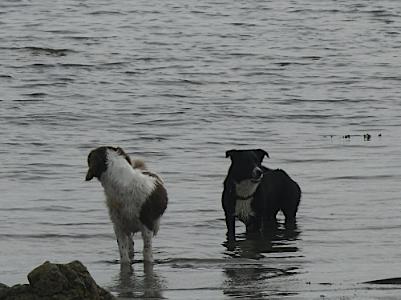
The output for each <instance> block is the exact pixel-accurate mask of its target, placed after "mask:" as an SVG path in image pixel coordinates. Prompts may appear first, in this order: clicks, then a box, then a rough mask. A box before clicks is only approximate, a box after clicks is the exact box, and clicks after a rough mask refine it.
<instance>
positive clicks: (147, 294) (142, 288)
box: [113, 263, 164, 299]
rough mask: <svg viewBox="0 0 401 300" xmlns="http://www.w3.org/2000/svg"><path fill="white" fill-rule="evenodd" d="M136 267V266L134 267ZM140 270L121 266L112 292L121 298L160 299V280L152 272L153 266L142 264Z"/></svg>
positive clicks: (161, 296) (161, 285) (161, 286)
mask: <svg viewBox="0 0 401 300" xmlns="http://www.w3.org/2000/svg"><path fill="white" fill-rule="evenodd" d="M135 267H137V266H135ZM141 271H142V270H134V267H132V266H131V265H126V266H121V267H120V272H119V274H118V275H117V278H116V279H115V280H114V282H115V284H114V287H113V292H115V293H117V295H118V297H121V298H141V299H142V298H152V299H162V298H163V295H162V288H163V287H164V285H163V284H162V280H161V279H160V276H159V275H158V274H157V273H156V272H155V271H154V268H153V264H151V263H144V264H143V273H141Z"/></svg>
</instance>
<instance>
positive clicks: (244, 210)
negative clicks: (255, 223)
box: [235, 197, 255, 223]
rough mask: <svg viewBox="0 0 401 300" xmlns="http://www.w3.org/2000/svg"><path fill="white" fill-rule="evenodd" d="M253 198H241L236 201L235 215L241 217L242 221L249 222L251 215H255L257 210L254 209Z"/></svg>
mask: <svg viewBox="0 0 401 300" xmlns="http://www.w3.org/2000/svg"><path fill="white" fill-rule="evenodd" d="M252 200H253V197H252V198H249V199H247V200H239V199H237V201H236V202H235V215H236V216H237V217H238V219H240V220H241V221H242V222H245V223H246V222H247V221H248V219H249V217H250V216H254V215H255V212H254V211H253V210H252V206H251V202H252Z"/></svg>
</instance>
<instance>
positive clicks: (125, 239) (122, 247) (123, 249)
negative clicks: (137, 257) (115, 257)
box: [114, 226, 131, 264]
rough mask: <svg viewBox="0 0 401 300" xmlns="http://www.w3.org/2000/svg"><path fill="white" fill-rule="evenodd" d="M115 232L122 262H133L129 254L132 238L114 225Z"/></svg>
mask: <svg viewBox="0 0 401 300" xmlns="http://www.w3.org/2000/svg"><path fill="white" fill-rule="evenodd" d="M114 232H115V234H116V238H117V244H118V250H119V252H120V262H121V263H122V264H129V263H130V262H131V260H130V255H129V252H130V243H131V238H130V236H129V235H127V234H126V233H125V232H124V231H123V230H121V229H120V228H119V227H118V226H114Z"/></svg>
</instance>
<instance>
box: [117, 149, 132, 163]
mask: <svg viewBox="0 0 401 300" xmlns="http://www.w3.org/2000/svg"><path fill="white" fill-rule="evenodd" d="M115 149H116V152H117V153H118V155H121V156H124V158H125V159H126V161H127V162H128V163H129V164H132V161H131V157H129V155H128V154H127V153H125V151H124V150H123V148H121V147H117V148H115Z"/></svg>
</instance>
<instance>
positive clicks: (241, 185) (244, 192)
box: [235, 179, 259, 198]
mask: <svg viewBox="0 0 401 300" xmlns="http://www.w3.org/2000/svg"><path fill="white" fill-rule="evenodd" d="M258 186H259V182H252V181H251V180H250V179H245V180H242V181H241V182H238V183H235V194H236V195H237V196H239V197H241V198H248V197H251V196H252V195H253V194H254V193H255V192H256V189H257V188H258Z"/></svg>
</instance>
